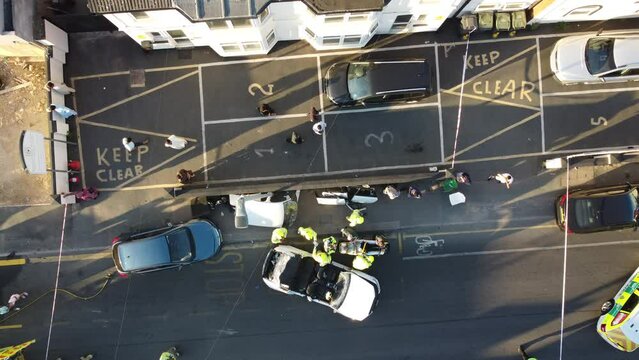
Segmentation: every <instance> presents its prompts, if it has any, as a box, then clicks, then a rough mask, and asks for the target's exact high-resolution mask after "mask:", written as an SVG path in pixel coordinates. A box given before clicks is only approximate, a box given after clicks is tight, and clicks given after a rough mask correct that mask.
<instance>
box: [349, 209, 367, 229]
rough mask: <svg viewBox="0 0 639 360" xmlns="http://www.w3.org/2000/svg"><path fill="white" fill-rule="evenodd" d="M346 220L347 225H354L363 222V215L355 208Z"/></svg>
mask: <svg viewBox="0 0 639 360" xmlns="http://www.w3.org/2000/svg"><path fill="white" fill-rule="evenodd" d="M346 221H348V226H350V227H355V226H357V225H362V224H363V223H364V216H363V215H362V212H361V211H360V210H357V209H355V210H353V212H352V213H351V214H350V215H348V216H347V217H346Z"/></svg>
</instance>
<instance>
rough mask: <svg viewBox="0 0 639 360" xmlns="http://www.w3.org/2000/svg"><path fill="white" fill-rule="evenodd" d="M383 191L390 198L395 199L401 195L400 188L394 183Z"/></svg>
mask: <svg viewBox="0 0 639 360" xmlns="http://www.w3.org/2000/svg"><path fill="white" fill-rule="evenodd" d="M383 193H384V194H385V195H386V196H388V198H389V199H391V200H395V199H397V198H398V197H399V194H400V192H399V190H397V188H396V187H394V186H393V185H388V186H386V187H385V188H384V191H383Z"/></svg>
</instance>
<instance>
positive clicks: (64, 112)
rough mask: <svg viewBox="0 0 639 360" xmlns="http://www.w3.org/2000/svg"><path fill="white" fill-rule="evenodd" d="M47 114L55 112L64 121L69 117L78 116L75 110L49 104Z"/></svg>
mask: <svg viewBox="0 0 639 360" xmlns="http://www.w3.org/2000/svg"><path fill="white" fill-rule="evenodd" d="M49 112H55V113H57V114H58V115H60V116H62V117H63V118H65V119H68V118H70V117H71V116H78V113H77V112H76V111H75V110H73V109H71V108H70V107H67V106H64V105H55V104H51V105H49Z"/></svg>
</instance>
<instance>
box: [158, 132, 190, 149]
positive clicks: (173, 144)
mask: <svg viewBox="0 0 639 360" xmlns="http://www.w3.org/2000/svg"><path fill="white" fill-rule="evenodd" d="M187 143H188V142H187V141H186V139H185V138H183V137H181V136H176V135H171V136H169V137H168V138H167V139H166V141H165V142H164V146H166V147H170V148H171V149H175V150H182V149H184V148H185V147H186V144H187Z"/></svg>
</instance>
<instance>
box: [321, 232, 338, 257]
mask: <svg viewBox="0 0 639 360" xmlns="http://www.w3.org/2000/svg"><path fill="white" fill-rule="evenodd" d="M322 242H323V243H324V251H325V252H326V253H327V254H328V255H333V254H334V253H335V250H337V239H336V238H335V236H329V237H327V238H324V239H322Z"/></svg>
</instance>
